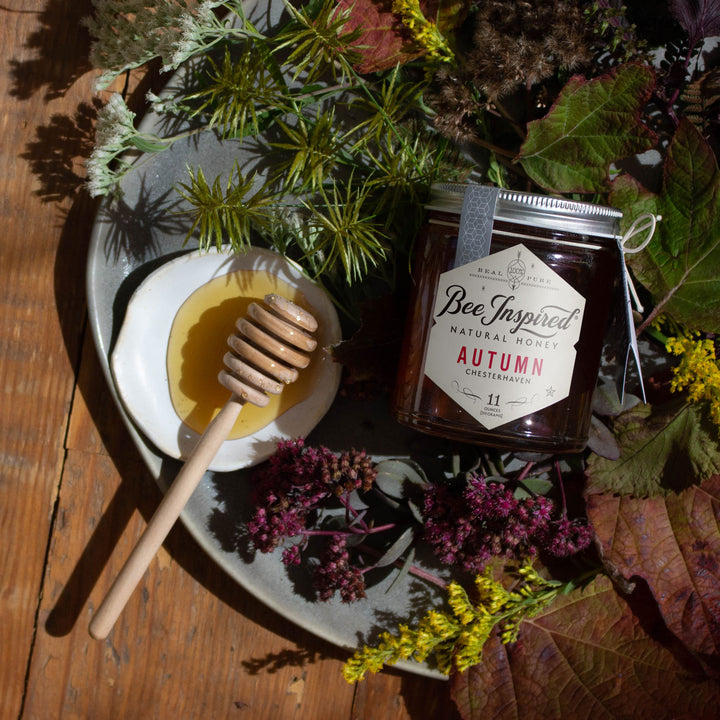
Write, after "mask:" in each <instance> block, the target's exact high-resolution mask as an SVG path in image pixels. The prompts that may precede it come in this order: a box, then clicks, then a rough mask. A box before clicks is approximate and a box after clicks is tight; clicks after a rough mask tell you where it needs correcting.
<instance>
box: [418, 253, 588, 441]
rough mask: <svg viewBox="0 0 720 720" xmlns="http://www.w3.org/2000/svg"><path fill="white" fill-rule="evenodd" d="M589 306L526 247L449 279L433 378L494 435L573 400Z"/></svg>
mask: <svg viewBox="0 0 720 720" xmlns="http://www.w3.org/2000/svg"><path fill="white" fill-rule="evenodd" d="M584 312H585V298H584V297H583V296H582V295H581V294H580V293H579V292H577V290H575V289H574V288H573V287H572V286H571V285H569V284H568V283H567V282H566V281H565V280H563V279H562V278H561V277H560V276H559V275H558V274H557V273H556V272H555V271H554V270H552V269H551V268H550V267H548V266H547V265H546V264H545V263H544V262H543V261H542V260H540V258H538V257H537V256H536V255H535V254H534V253H532V252H531V251H530V250H528V249H527V248H526V247H525V246H524V245H516V246H514V247H512V248H508V249H506V250H502V251H500V252H497V253H494V254H492V255H488V256H487V257H484V258H480V259H479V260H475V261H473V262H471V263H467V264H465V265H462V266H460V267H456V268H453V269H452V270H448V271H447V272H445V273H442V275H441V276H440V280H439V282H438V288H437V295H436V300H435V308H434V313H433V318H434V324H433V327H432V329H431V330H430V338H429V342H428V349H427V354H426V357H425V374H426V375H427V376H428V377H429V378H430V379H431V380H432V381H433V382H434V383H435V384H436V385H437V386H438V387H439V388H440V389H441V390H443V392H445V393H446V394H447V395H448V396H449V397H450V398H451V399H452V400H454V401H455V402H456V403H457V404H458V405H460V406H461V407H462V408H463V409H464V410H466V411H467V412H468V413H470V415H472V416H473V417H474V418H475V419H476V420H477V421H478V422H479V423H481V424H482V425H483V426H484V427H486V428H488V429H490V430H491V429H493V428H496V427H498V426H500V425H503V424H505V423H507V422H511V421H512V420H517V419H518V418H521V417H523V416H524V415H529V414H530V413H533V412H537V411H538V410H542V409H543V408H545V407H548V406H549V405H553V404H554V403H556V402H559V401H560V400H563V399H564V398H566V397H567V396H568V393H569V392H570V386H571V383H572V376H573V370H574V368H575V358H576V354H577V353H576V350H575V345H576V344H577V341H578V339H579V337H580V328H581V325H582V319H583V315H584Z"/></svg>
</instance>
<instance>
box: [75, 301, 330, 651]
mask: <svg viewBox="0 0 720 720" xmlns="http://www.w3.org/2000/svg"><path fill="white" fill-rule="evenodd" d="M264 302H265V305H266V306H267V307H262V306H261V305H258V304H256V303H252V304H251V305H250V307H249V308H248V315H250V318H251V320H247V319H244V318H243V319H240V320H238V322H237V324H236V328H237V331H238V332H237V333H236V334H234V335H231V336H230V337H229V338H228V344H229V345H230V347H231V348H232V349H233V351H234V352H229V353H227V354H226V355H225V358H224V361H225V365H226V368H225V369H223V370H221V371H220V374H219V376H218V379H219V381H220V382H221V383H222V384H223V385H224V386H225V387H226V388H228V389H229V390H230V391H231V392H232V395H231V397H230V399H229V400H228V401H227V402H226V403H225V405H224V406H223V407H222V409H221V410H220V412H219V413H218V414H217V415H216V416H215V417H214V418H213V420H212V422H211V423H210V424H209V425H208V427H207V429H206V430H205V432H204V433H203V435H202V437H201V438H200V440H199V441H198V443H197V445H196V446H195V448H194V449H193V451H192V454H191V455H190V457H189V458H188V459H187V461H186V462H185V464H184V465H183V467H182V469H181V470H180V472H179V473H178V475H177V476H176V478H175V480H174V481H173V483H172V485H171V486H170V488H169V489H168V491H167V492H166V493H165V495H164V496H163V499H162V500H161V502H160V504H159V505H158V507H157V509H156V511H155V513H154V514H153V516H152V518H151V519H150V522H149V523H148V525H147V527H146V528H145V531H144V532H143V534H142V536H141V537H140V540H138V542H137V544H136V545H135V547H134V549H133V551H132V552H131V553H130V555H129V556H128V558H127V560H126V561H125V565H124V566H123V568H122V570H121V571H120V573H119V574H118V576H117V577H116V578H115V580H114V582H113V584H112V586H111V587H110V590H109V591H108V593H107V595H106V596H105V598H104V599H103V601H102V603H101V604H100V606H99V607H98V609H97V612H96V613H95V614H94V615H93V617H92V618H91V620H90V625H89V628H88V629H89V632H90V635H92V637H94V638H96V639H98V640H102V639H104V638H105V637H107V635H108V633H109V632H110V630H111V629H112V627H113V625H114V624H115V621H116V620H117V618H118V617H119V615H120V613H121V612H122V610H123V608H124V607H125V605H126V603H127V601H128V599H129V598H130V596H131V595H132V593H133V591H134V589H135V587H136V586H137V584H138V582H140V578H141V577H142V576H143V574H144V573H145V570H146V569H147V567H148V566H149V564H150V562H151V561H152V559H153V558H154V557H155V555H156V553H157V551H158V550H159V549H160V546H161V545H162V544H163V542H164V540H165V538H166V537H167V535H168V533H169V532H170V530H171V529H172V527H173V525H174V524H175V521H176V520H177V519H178V517H179V516H180V513H181V512H182V510H183V508H184V507H185V505H186V504H187V502H188V500H189V499H190V496H191V495H192V494H193V492H194V490H195V488H196V487H197V485H198V483H199V482H200V480H201V479H202V477H203V475H204V474H205V471H206V470H207V468H208V466H209V465H210V463H211V462H212V459H213V458H214V457H215V455H216V454H217V452H218V450H219V449H220V446H221V445H222V444H223V442H224V441H225V439H226V438H227V436H228V435H229V434H230V431H231V430H232V428H233V425H234V424H235V420H236V419H237V417H238V415H239V413H240V410H241V409H242V407H243V405H244V404H245V402H251V403H253V404H255V405H259V406H264V405H266V404H267V403H268V402H269V400H270V398H269V397H268V395H267V393H268V392H271V393H279V392H280V391H281V390H282V388H283V386H284V383H289V382H293V381H294V380H295V379H296V378H297V369H296V368H301V369H302V368H304V367H306V366H307V365H308V363H309V362H310V358H309V356H308V355H307V354H306V353H308V352H312V351H313V350H314V349H315V347H316V344H317V343H316V341H315V339H314V338H313V337H312V336H311V335H309V334H308V332H306V331H310V332H314V331H315V330H316V329H317V322H316V321H315V318H314V317H313V316H312V315H310V314H309V313H307V312H306V311H305V310H303V309H302V308H300V307H298V306H297V305H295V304H294V303H292V302H290V301H289V300H287V299H286V298H283V297H281V296H279V295H266V296H265V301H264Z"/></svg>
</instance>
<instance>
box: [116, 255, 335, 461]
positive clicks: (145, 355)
mask: <svg viewBox="0 0 720 720" xmlns="http://www.w3.org/2000/svg"><path fill="white" fill-rule="evenodd" d="M244 270H253V271H258V272H267V273H269V274H271V275H273V276H275V277H277V278H278V279H280V280H281V281H283V282H285V283H287V284H288V285H289V286H291V287H292V288H294V289H296V290H299V291H300V292H301V293H302V294H303V295H304V297H305V299H306V300H307V301H308V302H309V303H310V305H311V306H312V308H313V314H314V315H315V318H316V319H317V320H318V323H319V328H318V332H317V333H316V337H317V340H318V344H319V347H318V350H316V351H315V353H313V357H312V368H313V372H312V376H311V377H312V391H311V394H310V396H309V397H308V398H307V399H306V400H305V401H303V402H301V403H299V404H297V405H295V406H293V407H291V408H289V409H288V410H287V411H286V412H284V413H283V414H282V415H281V416H280V417H278V418H276V419H275V420H274V421H273V422H271V423H270V424H268V425H266V426H265V427H263V428H262V429H261V430H259V431H257V432H256V433H254V434H253V435H252V436H249V437H242V438H238V439H234V440H226V441H225V442H224V443H223V445H222V446H221V448H220V450H219V451H218V453H217V455H216V456H215V458H214V459H213V461H212V463H211V464H210V470H216V471H228V470H239V469H240V468H243V467H251V466H252V465H256V464H257V463H259V462H262V461H263V460H265V459H266V458H268V457H269V456H270V455H271V454H272V453H273V452H274V451H275V448H276V447H277V443H278V441H279V440H289V439H291V438H294V437H300V436H301V437H305V436H307V435H308V433H309V432H310V431H311V430H312V429H313V428H314V427H315V426H316V425H317V423H318V422H319V421H320V419H321V418H322V417H323V415H325V413H326V412H327V411H328V408H329V407H330V405H331V404H332V401H333V399H334V397H335V393H336V392H337V388H338V385H339V383H340V374H341V366H340V365H338V364H337V363H336V362H334V361H333V359H332V357H331V356H330V354H329V352H328V350H327V348H329V347H330V346H331V345H334V344H335V343H337V342H339V341H340V339H341V331H340V322H339V320H338V317H337V313H336V311H335V308H334V306H333V304H332V301H331V300H330V298H329V297H328V296H327V294H326V293H325V292H324V291H323V290H322V289H321V288H319V287H318V286H317V285H315V284H314V283H312V282H311V281H310V280H308V279H307V278H306V277H305V276H304V275H303V273H302V272H301V271H300V270H299V269H298V268H297V267H295V265H293V264H292V263H290V262H288V261H287V260H286V259H285V258H283V257H282V256H281V255H278V254H277V253H274V252H271V251H270V250H265V249H262V248H251V249H250V250H249V251H248V252H246V253H243V254H241V255H237V254H234V253H231V252H228V251H227V250H225V251H223V252H220V251H218V250H216V249H212V250H210V251H208V252H200V251H198V252H193V253H189V254H187V255H183V256H182V257H179V258H176V259H174V260H170V261H169V262H167V263H165V264H164V265H162V266H161V267H160V268H158V269H157V270H155V271H154V272H153V273H152V274H151V275H149V276H148V277H147V278H146V279H145V280H144V281H143V282H142V284H141V285H140V287H138V289H137V290H136V291H135V292H134V293H133V296H132V298H131V299H130V302H129V304H128V308H127V311H126V313H125V320H124V322H123V324H122V327H121V329H120V334H119V336H118V340H117V343H116V344H115V347H114V349H113V353H112V357H111V359H110V367H111V369H112V373H113V378H114V380H115V385H116V387H117V391H118V394H119V396H120V398H121V400H122V402H123V404H124V405H125V409H126V410H127V411H128V413H129V414H130V416H131V417H132V419H133V420H134V421H135V423H136V424H137V425H138V427H139V428H140V429H141V431H142V432H143V433H144V435H145V436H146V437H147V438H148V440H149V441H150V442H152V443H153V444H154V445H155V446H156V447H157V448H158V449H159V450H160V451H161V452H163V453H164V454H165V455H169V456H170V457H173V458H186V457H187V456H188V454H189V452H190V451H191V449H192V448H193V447H195V444H196V443H197V441H198V438H199V435H198V433H197V432H195V431H194V430H192V429H191V428H190V427H188V426H187V425H186V424H185V423H183V422H182V421H181V419H180V417H179V416H178V414H177V413H176V411H175V408H174V406H173V403H172V399H171V396H170V389H169V383H168V370H167V367H168V366H167V348H168V342H169V340H170V331H171V329H172V325H173V321H174V319H175V316H176V314H177V311H178V309H179V308H180V306H181V305H182V304H183V303H184V302H185V301H186V300H187V298H188V297H189V296H190V295H191V294H192V293H193V292H195V291H196V290H197V289H198V288H200V287H202V286H203V285H204V284H206V283H208V282H210V281H211V280H213V279H215V278H220V277H223V276H229V275H230V273H234V272H238V271H244ZM308 372H309V371H308ZM213 380H214V375H213Z"/></svg>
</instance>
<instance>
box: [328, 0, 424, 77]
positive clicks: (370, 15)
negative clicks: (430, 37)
mask: <svg viewBox="0 0 720 720" xmlns="http://www.w3.org/2000/svg"><path fill="white" fill-rule="evenodd" d="M338 7H339V8H340V9H341V10H346V11H348V12H349V17H348V20H347V22H346V24H345V28H344V29H345V31H347V32H351V31H352V30H354V29H355V28H360V30H362V35H360V37H359V38H358V40H357V41H356V42H355V43H353V46H354V48H355V49H356V50H357V52H359V53H360V55H361V56H362V58H363V60H362V63H361V64H360V65H359V66H358V67H357V68H356V69H357V70H358V72H360V73H370V72H376V71H378V70H387V69H388V68H391V67H394V66H395V65H396V64H397V63H404V62H408V61H410V60H412V59H413V58H416V57H419V56H420V55H422V52H421V51H420V50H419V49H418V48H417V46H415V45H413V44H412V39H411V37H410V33H409V32H408V30H407V29H406V28H405V26H404V25H403V24H402V21H401V20H400V18H398V17H397V16H396V15H394V14H393V13H392V0H338Z"/></svg>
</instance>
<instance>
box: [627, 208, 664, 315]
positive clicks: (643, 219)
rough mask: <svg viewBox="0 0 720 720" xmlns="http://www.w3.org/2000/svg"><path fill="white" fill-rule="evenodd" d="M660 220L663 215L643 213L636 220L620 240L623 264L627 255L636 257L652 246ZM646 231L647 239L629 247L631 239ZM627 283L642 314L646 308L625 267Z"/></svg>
mask: <svg viewBox="0 0 720 720" xmlns="http://www.w3.org/2000/svg"><path fill="white" fill-rule="evenodd" d="M660 220H662V216H661V215H653V214H652V213H643V214H642V215H640V216H638V217H637V218H636V219H635V221H634V222H633V224H632V225H631V226H630V227H629V228H628V230H627V232H626V233H625V234H624V235H623V236H622V238H620V241H619V243H620V249H621V250H622V253H623V262H625V255H635V254H636V253H639V252H642V251H643V250H644V249H645V248H646V247H647V246H648V245H649V244H650V241H651V240H652V238H653V235H654V234H655V228H656V226H657V224H658V222H660ZM646 231H647V233H648V234H647V237H646V238H645V239H644V240H643V241H642V242H641V243H640V244H639V245H636V246H634V247H627V242H628V240H630V238H633V237H635V236H636V235H640V234H641V233H644V232H646ZM625 281H626V282H627V286H628V290H629V291H630V295H631V296H632V299H633V303H634V304H635V308H636V309H637V311H638V312H640V313H642V312H644V308H643V306H642V303H641V302H640V298H639V297H638V294H637V292H636V290H635V286H634V285H633V281H632V278H631V277H630V272H629V271H628V269H627V266H626V267H625Z"/></svg>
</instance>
